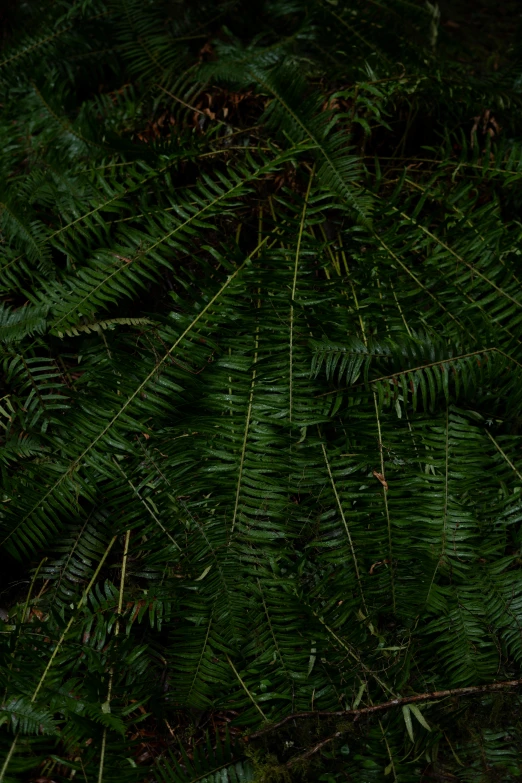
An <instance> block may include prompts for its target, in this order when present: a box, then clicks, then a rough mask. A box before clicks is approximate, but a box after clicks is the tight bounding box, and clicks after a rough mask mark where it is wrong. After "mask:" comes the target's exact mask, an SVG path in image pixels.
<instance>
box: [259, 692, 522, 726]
mask: <svg viewBox="0 0 522 783" xmlns="http://www.w3.org/2000/svg"><path fill="white" fill-rule="evenodd" d="M520 686H522V679H520V680H505V681H503V682H491V683H487V684H485V685H468V686H467V687H465V688H448V689H446V690H443V691H431V692H430V693H418V694H416V695H415V696H404V697H402V698H396V699H390V701H385V702H383V703H382V704H375V705H373V706H372V707H361V709H358V710H335V711H328V710H324V711H316V710H309V711H308V712H295V713H293V714H292V715H287V716H286V718H283V719H282V720H280V721H278V722H277V723H272V724H271V725H270V726H267V727H266V728H264V729H260V730H259V731H255V732H254V733H253V734H249V735H248V736H247V737H246V738H245V739H246V740H247V741H250V740H253V739H257V737H262V736H263V735H264V734H268V733H269V732H271V731H275V730H276V729H278V728H280V727H281V726H284V725H285V723H289V721H291V720H299V719H302V718H353V719H354V721H356V720H359V718H361V717H362V716H363V715H372V714H373V713H375V712H384V711H385V710H389V709H392V708H393V707H402V706H403V705H404V704H417V703H419V702H423V701H431V700H432V699H447V698H448V697H449V696H469V695H472V694H474V693H491V692H493V691H501V690H505V689H506V688H519V687H520Z"/></svg>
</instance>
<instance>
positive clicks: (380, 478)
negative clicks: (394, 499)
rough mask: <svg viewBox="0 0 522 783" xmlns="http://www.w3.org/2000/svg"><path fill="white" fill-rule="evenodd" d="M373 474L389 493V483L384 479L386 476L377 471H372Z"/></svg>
mask: <svg viewBox="0 0 522 783" xmlns="http://www.w3.org/2000/svg"><path fill="white" fill-rule="evenodd" d="M372 473H373V475H374V476H375V478H376V479H377V480H378V481H380V482H381V484H382V485H383V487H384V489H385V491H386V492H387V491H388V482H387V481H386V479H385V478H384V476H383V475H382V473H378V472H377V471H376V470H372Z"/></svg>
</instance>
